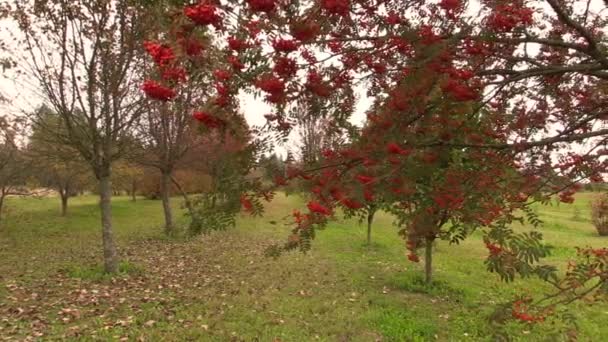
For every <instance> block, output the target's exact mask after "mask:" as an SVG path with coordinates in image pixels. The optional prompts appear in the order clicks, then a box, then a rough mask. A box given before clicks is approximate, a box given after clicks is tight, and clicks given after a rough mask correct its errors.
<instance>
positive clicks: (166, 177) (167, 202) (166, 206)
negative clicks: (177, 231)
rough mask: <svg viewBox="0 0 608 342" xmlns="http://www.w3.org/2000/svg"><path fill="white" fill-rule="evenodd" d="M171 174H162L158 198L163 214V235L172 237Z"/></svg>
mask: <svg viewBox="0 0 608 342" xmlns="http://www.w3.org/2000/svg"><path fill="white" fill-rule="evenodd" d="M170 191H171V173H162V174H161V180H160V197H161V199H162V201H163V211H164V213H165V234H166V235H173V233H174V229H173V213H172V212H171V197H170Z"/></svg>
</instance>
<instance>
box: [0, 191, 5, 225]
mask: <svg viewBox="0 0 608 342" xmlns="http://www.w3.org/2000/svg"><path fill="white" fill-rule="evenodd" d="M5 196H6V195H5V193H4V190H1V192H0V222H2V217H3V216H2V211H3V209H4V197H5Z"/></svg>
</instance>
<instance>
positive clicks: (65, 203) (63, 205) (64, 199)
mask: <svg viewBox="0 0 608 342" xmlns="http://www.w3.org/2000/svg"><path fill="white" fill-rule="evenodd" d="M59 194H60V195H61V216H66V215H67V214H68V199H69V194H68V192H67V191H66V192H65V193H64V192H60V193H59Z"/></svg>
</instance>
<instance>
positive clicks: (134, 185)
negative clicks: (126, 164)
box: [131, 180, 137, 202]
mask: <svg viewBox="0 0 608 342" xmlns="http://www.w3.org/2000/svg"><path fill="white" fill-rule="evenodd" d="M136 191H137V181H136V180H133V182H132V183H131V201H133V202H137V194H136Z"/></svg>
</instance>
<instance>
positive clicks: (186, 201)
mask: <svg viewBox="0 0 608 342" xmlns="http://www.w3.org/2000/svg"><path fill="white" fill-rule="evenodd" d="M171 182H173V185H175V187H176V188H177V191H179V193H180V194H181V195H182V197H183V198H184V204H185V205H186V209H188V213H190V216H192V217H194V207H193V206H192V202H191V201H190V198H189V197H188V194H187V193H186V192H185V191H184V189H183V188H182V186H181V185H180V184H179V183H178V181H177V180H176V179H175V178H173V177H171Z"/></svg>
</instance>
